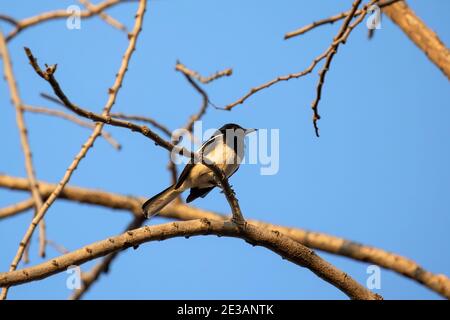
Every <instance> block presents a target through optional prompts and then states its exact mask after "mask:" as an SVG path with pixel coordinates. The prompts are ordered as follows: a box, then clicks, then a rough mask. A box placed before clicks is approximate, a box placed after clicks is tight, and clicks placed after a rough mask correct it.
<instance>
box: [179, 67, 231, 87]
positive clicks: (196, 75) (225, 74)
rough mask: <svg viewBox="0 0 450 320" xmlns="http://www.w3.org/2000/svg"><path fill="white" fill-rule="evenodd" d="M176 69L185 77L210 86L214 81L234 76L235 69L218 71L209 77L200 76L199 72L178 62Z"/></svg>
mask: <svg viewBox="0 0 450 320" xmlns="http://www.w3.org/2000/svg"><path fill="white" fill-rule="evenodd" d="M175 69H176V70H177V71H181V72H182V73H184V74H185V75H188V76H190V77H192V78H194V79H196V80H198V81H200V82H201V83H203V84H208V83H210V82H212V81H214V80H217V79H219V78H222V77H229V76H231V75H232V74H233V69H231V68H228V69H225V70H222V71H217V72H216V73H213V74H212V75H210V76H208V77H204V76H202V75H201V74H199V73H198V72H197V71H194V70H192V69H189V68H187V67H186V66H185V65H184V64H182V63H181V62H177V64H176V66H175Z"/></svg>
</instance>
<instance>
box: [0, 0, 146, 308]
mask: <svg viewBox="0 0 450 320" xmlns="http://www.w3.org/2000/svg"><path fill="white" fill-rule="evenodd" d="M146 5H147V1H146V0H140V1H139V7H138V9H137V13H136V18H135V24H134V28H133V31H132V32H131V33H130V35H129V44H128V47H127V49H126V51H125V54H124V56H123V59H122V62H121V65H120V68H119V71H118V73H117V76H116V79H115V81H114V84H113V86H112V87H111V88H110V90H109V95H108V101H107V102H106V104H105V106H104V108H103V113H102V116H105V117H109V112H110V110H111V108H112V106H113V104H114V102H115V100H116V97H117V93H118V91H119V89H120V87H121V86H122V82H123V78H124V76H125V73H126V71H127V70H128V65H129V61H130V58H131V56H132V53H133V51H134V50H135V47H136V40H137V38H138V36H139V33H140V31H141V27H142V22H143V18H144V13H145V9H146ZM32 62H34V63H36V62H35V61H34V58H33V59H32ZM102 129H103V124H102V123H98V124H97V125H96V128H95V130H94V132H93V133H92V134H91V135H90V137H89V138H88V140H87V141H86V143H85V144H84V145H83V147H82V148H81V150H80V151H79V152H78V154H77V155H76V156H75V159H74V160H73V162H72V163H71V164H70V166H69V167H68V168H67V170H66V173H65V174H64V177H63V178H62V179H61V181H60V182H59V184H58V186H57V188H55V190H54V191H53V192H52V194H51V195H50V196H49V197H48V199H47V201H46V202H45V203H44V205H43V206H42V208H41V209H40V210H39V212H38V213H37V214H36V216H35V217H34V219H33V221H32V222H31V224H30V226H29V227H28V229H27V231H26V233H25V235H24V237H23V239H22V241H21V242H20V245H19V249H18V250H17V253H16V255H15V257H14V259H13V261H12V263H11V266H10V271H13V270H15V269H16V268H17V265H18V264H19V262H20V260H21V259H22V255H23V252H24V248H25V246H26V244H27V243H28V242H29V241H30V238H31V236H32V234H33V232H34V229H35V227H36V225H37V223H39V222H40V221H41V219H42V218H43V217H44V215H45V213H46V212H47V210H48V208H49V207H50V206H51V205H52V204H53V203H54V201H55V200H56V199H57V198H58V196H59V194H60V193H61V191H62V190H63V189H64V186H65V185H66V184H67V183H68V182H69V180H70V178H71V176H72V174H73V172H74V170H75V169H76V168H77V166H78V164H79V163H80V161H81V159H82V158H84V157H85V156H86V154H87V152H88V150H89V149H90V148H91V147H92V145H93V144H94V142H95V140H96V139H97V137H98V136H99V135H100V134H101V132H102ZM7 293H8V288H7V287H4V288H3V290H2V292H1V294H0V300H2V299H6V297H7Z"/></svg>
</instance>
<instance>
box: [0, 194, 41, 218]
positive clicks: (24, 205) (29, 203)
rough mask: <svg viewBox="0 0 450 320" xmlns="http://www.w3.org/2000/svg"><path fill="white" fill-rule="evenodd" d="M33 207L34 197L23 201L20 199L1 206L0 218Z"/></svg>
mask: <svg viewBox="0 0 450 320" xmlns="http://www.w3.org/2000/svg"><path fill="white" fill-rule="evenodd" d="M33 207H34V199H33V197H31V198H28V199H26V200H24V201H20V202H17V203H15V204H13V205H10V206H8V207H5V208H1V209H0V219H4V218H8V217H12V216H15V215H16V214H19V213H22V212H25V211H26V210H28V209H31V208H33Z"/></svg>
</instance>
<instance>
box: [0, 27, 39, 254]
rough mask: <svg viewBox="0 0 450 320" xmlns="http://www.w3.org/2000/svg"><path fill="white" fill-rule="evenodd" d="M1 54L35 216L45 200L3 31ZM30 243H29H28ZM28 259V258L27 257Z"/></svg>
mask: <svg viewBox="0 0 450 320" xmlns="http://www.w3.org/2000/svg"><path fill="white" fill-rule="evenodd" d="M0 54H1V56H2V58H3V68H4V73H5V79H6V81H7V83H8V86H9V92H10V95H11V102H12V103H13V105H14V107H15V109H16V122H17V127H18V128H19V134H20V142H21V145H22V149H23V153H24V157H25V169H26V172H27V176H28V180H29V182H30V186H31V188H30V190H31V195H32V197H33V199H34V204H35V216H36V215H37V213H38V212H39V210H40V209H41V207H42V204H43V201H42V198H41V195H40V194H39V190H38V187H37V183H36V175H35V171H34V167H33V160H32V155H31V147H30V143H29V141H28V132H27V127H26V125H25V119H24V116H23V110H22V100H21V98H20V95H19V90H18V88H17V84H16V81H15V79H14V73H13V70H12V64H11V59H10V57H9V53H8V48H7V45H6V41H5V38H4V36H3V33H2V32H0ZM45 244H46V243H45V221H44V220H43V219H41V220H40V221H39V255H40V256H41V257H45ZM27 245H28V244H27ZM26 260H28V259H26Z"/></svg>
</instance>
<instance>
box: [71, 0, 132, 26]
mask: <svg viewBox="0 0 450 320" xmlns="http://www.w3.org/2000/svg"><path fill="white" fill-rule="evenodd" d="M78 2H79V3H81V4H82V5H83V6H85V7H86V9H88V10H89V11H94V13H95V10H96V6H95V5H93V4H92V3H91V2H90V1H89V0H78ZM95 14H97V15H98V16H99V17H100V18H101V19H103V21H105V22H106V23H107V24H110V25H111V26H113V27H114V28H116V29H119V30H121V31H124V32H128V30H127V27H126V26H125V25H124V24H123V23H121V22H120V21H117V20H116V19H114V18H113V17H111V16H109V15H108V14H106V13H105V12H103V11H98V12H96V13H95Z"/></svg>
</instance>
